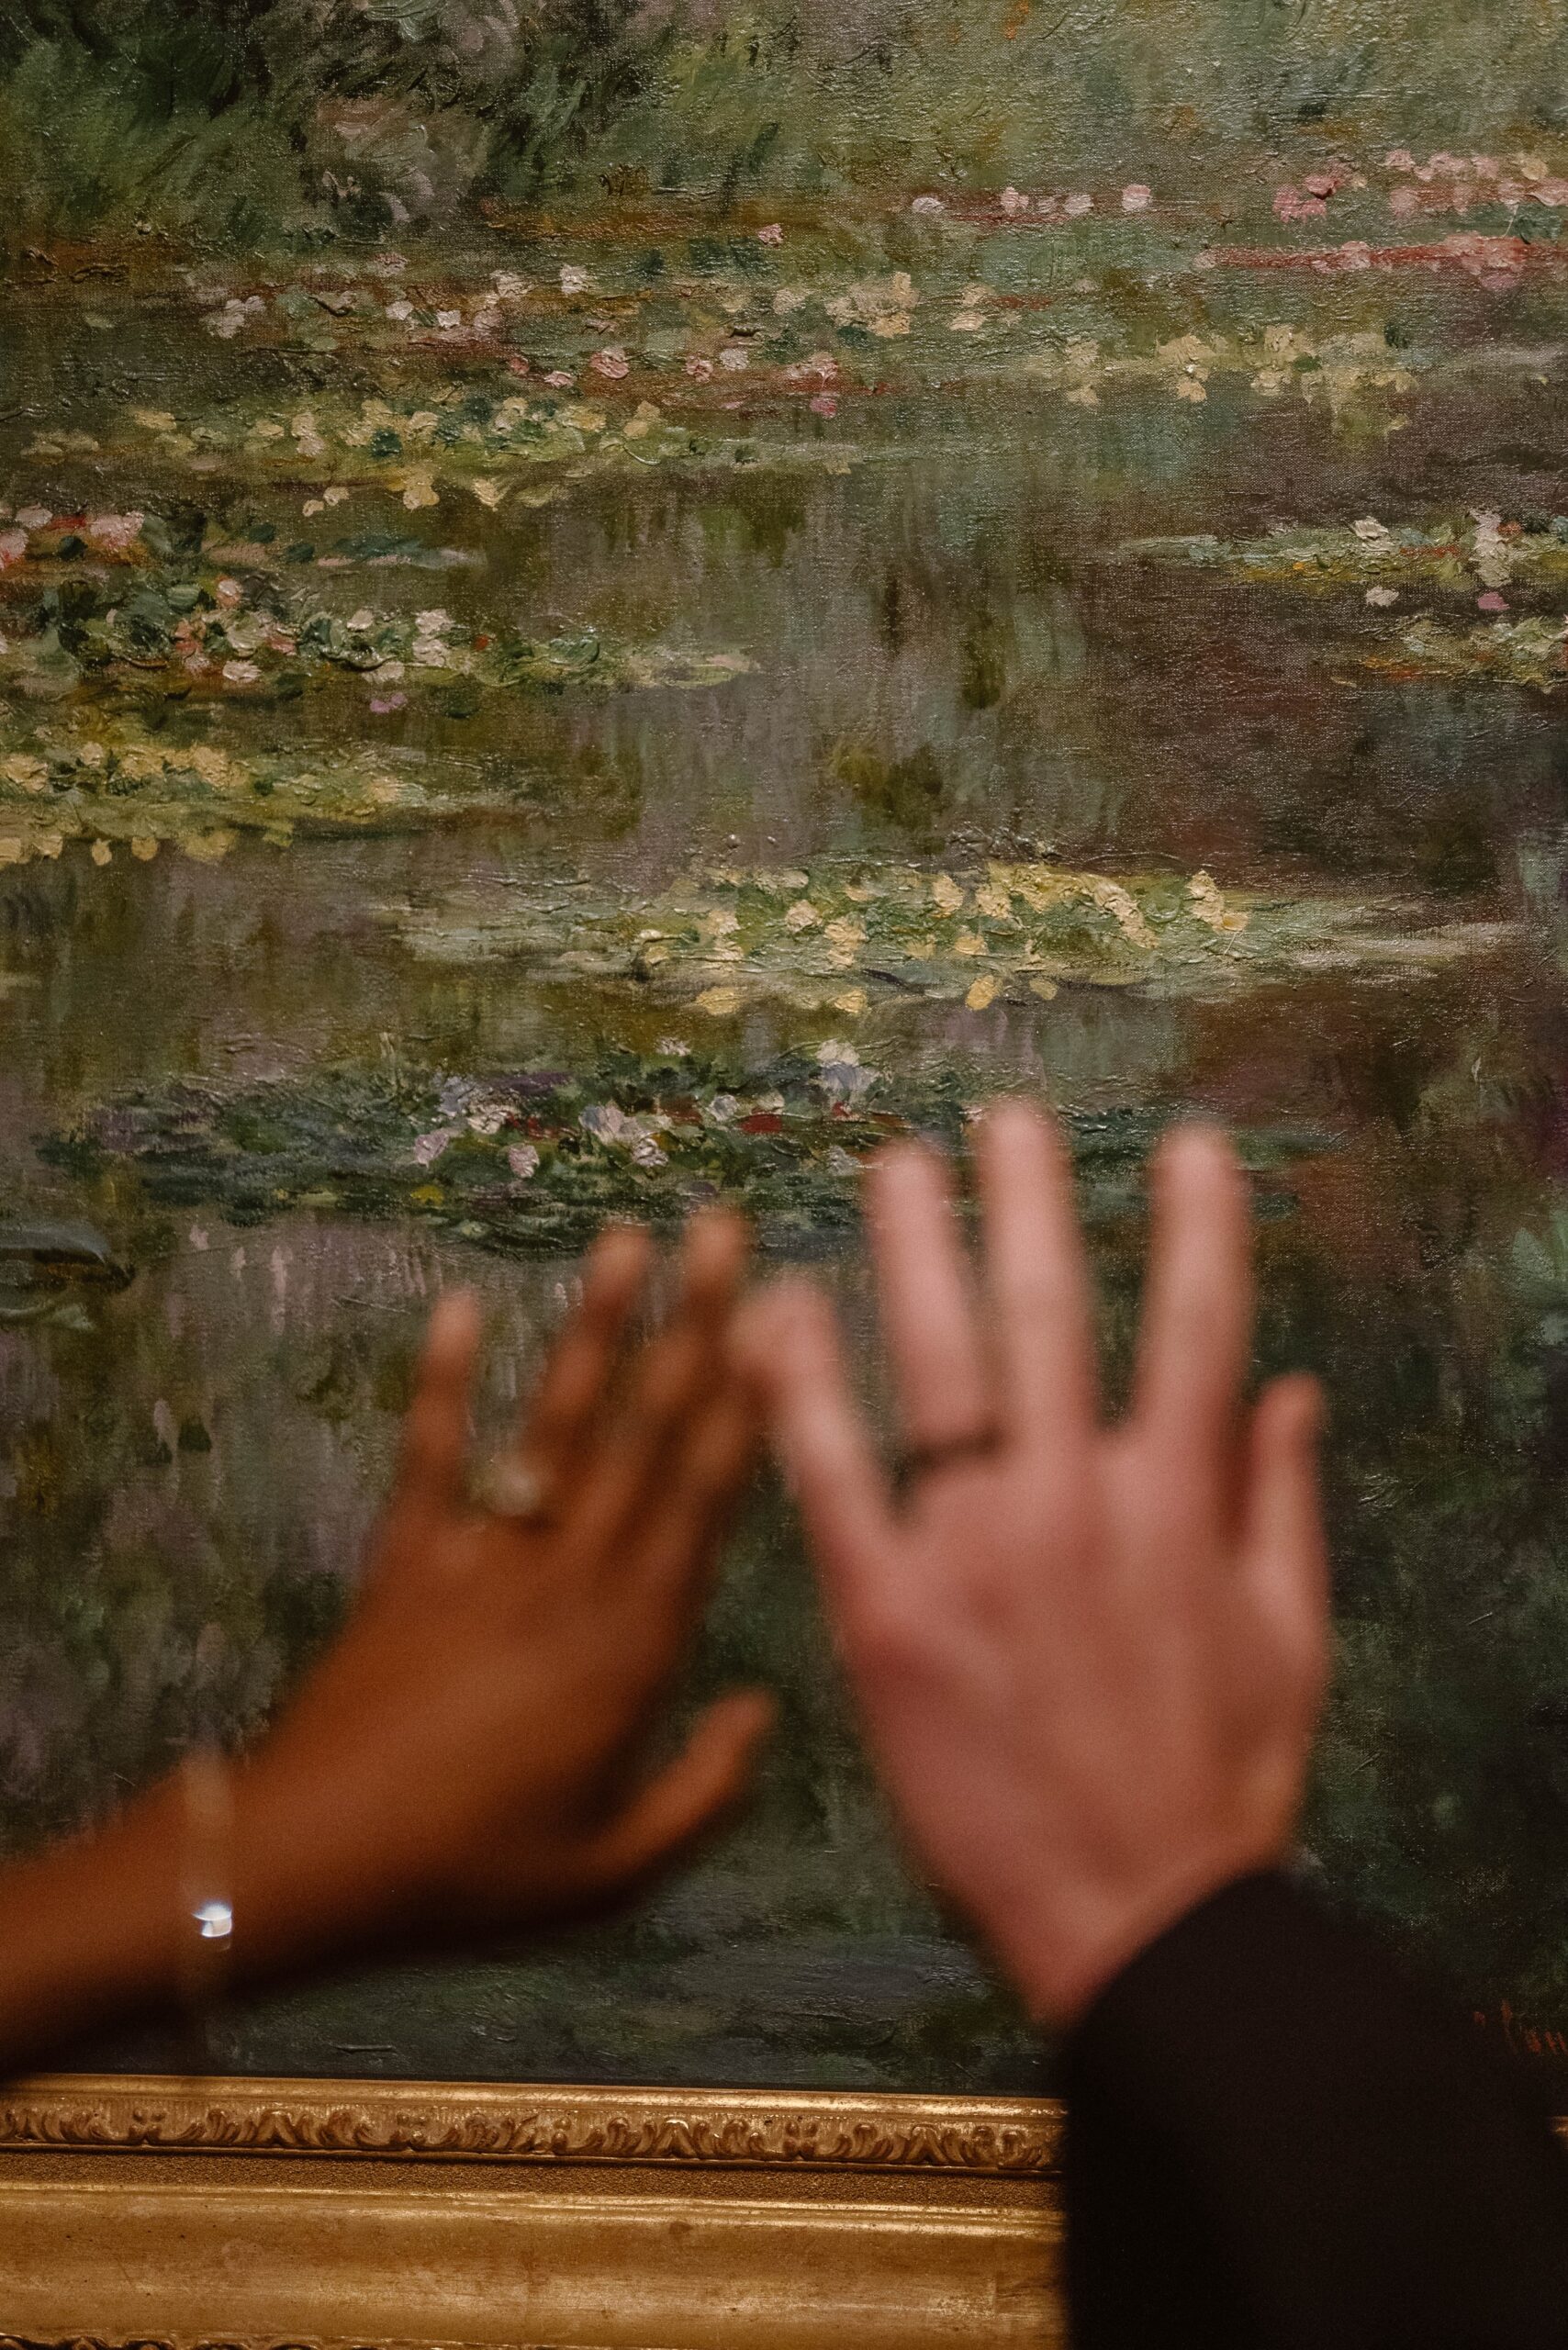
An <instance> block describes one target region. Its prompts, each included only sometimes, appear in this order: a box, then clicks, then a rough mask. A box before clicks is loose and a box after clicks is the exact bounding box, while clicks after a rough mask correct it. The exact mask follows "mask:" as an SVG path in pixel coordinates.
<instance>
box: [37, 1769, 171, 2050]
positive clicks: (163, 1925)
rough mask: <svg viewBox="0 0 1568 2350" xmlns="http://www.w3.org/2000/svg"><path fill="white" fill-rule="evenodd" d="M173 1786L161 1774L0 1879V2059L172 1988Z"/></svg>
mask: <svg viewBox="0 0 1568 2350" xmlns="http://www.w3.org/2000/svg"><path fill="white" fill-rule="evenodd" d="M181 1825H182V1804H181V1791H180V1787H179V1784H178V1781H177V1779H169V1780H165V1781H163V1782H162V1784H161V1785H158V1786H156V1787H154V1788H152V1789H151V1791H150V1793H148V1794H147V1795H145V1796H141V1797H140V1798H139V1799H138V1801H137V1802H135V1803H134V1804H132V1805H131V1806H130V1807H129V1809H128V1810H126V1811H125V1812H124V1813H122V1814H121V1815H120V1816H119V1817H118V1818H116V1819H114V1820H112V1821H110V1822H109V1824H108V1825H107V1826H106V1827H104V1828H102V1829H99V1830H95V1831H92V1832H89V1833H86V1834H84V1835H82V1836H79V1837H76V1838H73V1840H72V1841H70V1842H68V1843H66V1844H64V1845H62V1846H60V1847H58V1848H57V1849H56V1850H54V1851H52V1852H47V1853H44V1854H41V1855H39V1857H38V1858H37V1859H36V1860H30V1861H24V1862H20V1863H17V1865H16V1866H14V1867H13V1868H11V1869H9V1870H7V1871H6V1874H5V1879H4V1886H3V1890H0V1914H3V1915H4V1918H5V1920H6V1923H5V1929H4V1931H3V1933H0V2065H4V2066H6V2067H7V2068H11V2069H15V2068H16V2067H17V2065H23V2064H28V2063H31V2062H34V2061H36V2060H37V2059H38V2058H39V2057H40V2056H41V2055H42V2054H43V2053H46V2052H47V2051H48V2049H49V2048H50V2046H51V2045H54V2044H56V2043H58V2042H61V2041H62V2040H64V2039H67V2038H69V2037H71V2036H73V2035H75V2034H78V2033H81V2032H84V2031H90V2030H92V2029H93V2028H94V2027H95V2025H96V2024H98V2023H99V2022H101V2021H102V2020H104V2019H105V2018H106V2017H107V2016H109V2015H111V2014H116V2013H124V2012H128V2011H129V2012H134V2011H137V2010H142V2009H162V2008H169V2007H172V2006H174V2004H175V2002H176V2000H177V1997H178V1992H179V1980H180V1954H181V1948H182V1943H181V1927H182V1922H183V1921H182V1919H181V1915H180V1908H181V1904H180V1857H179V1856H180V1839H181Z"/></svg>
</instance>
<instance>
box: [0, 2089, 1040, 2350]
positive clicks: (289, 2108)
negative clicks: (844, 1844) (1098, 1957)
mask: <svg viewBox="0 0 1568 2350" xmlns="http://www.w3.org/2000/svg"><path fill="white" fill-rule="evenodd" d="M1062 2126H1063V2113H1062V2109H1061V2108H1060V2106H1059V2105H1058V2104H1057V2103H1055V2102H1052V2101H1047V2100H1032V2099H1027V2098H929V2097H912V2096H907V2095H902V2096H899V2095H889V2096H882V2095H874V2096H873V2095H867V2094H864V2093H860V2092H854V2091H801V2090H777V2091H775V2090H756V2089H734V2090H724V2089H693V2090H671V2089H661V2088H644V2087H620V2086H612V2087H543V2086H538V2085H533V2084H512V2083H504V2084H490V2083H467V2082H418V2081H371V2080H364V2079H353V2080H341V2079H340V2080H316V2079H255V2080H252V2079H243V2078H238V2077H235V2076H215V2077H212V2078H198V2077H195V2076H191V2077H185V2076H105V2075H86V2074H55V2075H50V2076H38V2077H35V2078H33V2079H29V2080H24V2081H18V2082H16V2083H13V2084H9V2085H4V2084H0V2350H218V2346H219V2345H221V2350H281V2345H287V2350H431V2345H433V2344H442V2350H458V2345H462V2346H463V2350H543V2345H549V2350H829V2345H830V2344H831V2345H833V2350H841V2345H843V2344H849V2343H852V2344H854V2345H855V2350H1040V2345H1045V2344H1054V2343H1057V2342H1058V2341H1059V2340H1060V2339H1061V2335H1060V2312H1059V2308H1058V2300H1057V2289H1056V2288H1057V2276H1058V2246H1059V2233H1060V2218H1059V2204H1058V2176H1059V2165H1060V2153H1061V2135H1062ZM410 2280H411V2281H410Z"/></svg>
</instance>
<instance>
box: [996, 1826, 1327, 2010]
mask: <svg viewBox="0 0 1568 2350" xmlns="http://www.w3.org/2000/svg"><path fill="white" fill-rule="evenodd" d="M1282 1858H1283V1852H1282V1848H1281V1847H1279V1846H1278V1845H1277V1844H1274V1843H1268V1844H1260V1842H1258V1841H1256V1840H1251V1839H1248V1840H1238V1841H1228V1840H1226V1841H1221V1842H1219V1843H1216V1844H1213V1845H1208V1846H1205V1847H1204V1848H1203V1849H1202V1850H1200V1851H1196V1852H1188V1853H1184V1854H1182V1855H1181V1856H1180V1857H1179V1858H1176V1859H1174V1860H1173V1861H1172V1862H1171V1863H1170V1864H1168V1865H1167V1866H1165V1867H1163V1868H1161V1869H1159V1871H1153V1872H1150V1873H1149V1874H1148V1875H1147V1876H1145V1877H1143V1878H1141V1879H1139V1880H1138V1881H1137V1883H1136V1884H1132V1885H1127V1886H1115V1887H1094V1888H1086V1889H1084V1890H1083V1891H1082V1892H1081V1895H1080V1896H1079V1897H1078V1899H1077V1900H1076V1901H1075V1902H1063V1903H1062V1904H1061V1905H1060V1906H1059V1908H1058V1909H1057V1911H1056V1912H1055V1914H1053V1915H1052V1916H1051V1917H1050V1918H1049V1919H1045V1920H1042V1921H1041V1922H1040V1923H1039V1925H1038V1928H1037V1930H1035V1931H1032V1932H1031V1931H1028V1930H1025V1933H1024V1934H1022V1935H1017V1934H1014V1935H1010V1936H1009V1938H1008V1942H1009V1947H1007V1948H1004V1949H1003V1951H1002V1957H1003V1961H1004V1963H1005V1964H1007V1967H1008V1972H1009V1974H1010V1975H1012V1978H1013V1980H1014V1984H1015V1985H1016V1986H1017V1987H1018V1989H1019V1990H1020V1992H1021V1993H1022V1995H1023V1997H1024V1999H1025V2004H1026V2005H1027V2007H1028V2009H1029V2012H1030V2014H1031V2015H1032V2016H1034V2017H1035V2019H1036V2021H1038V2022H1040V2023H1043V2024H1047V2025H1048V2026H1049V2027H1050V2028H1051V2029H1052V2030H1053V2031H1071V2030H1073V2028H1074V2027H1075V2026H1076V2025H1077V2024H1079V2023H1080V2022H1081V2020H1082V2019H1083V2018H1084V2016H1086V2015H1087V2014H1088V2012H1089V2010H1090V2009H1091V2008H1092V2006H1093V2005H1094V2003H1095V2001H1096V1999H1098V1998H1099V1997H1100V1995H1101V1993H1102V1992H1103V1991H1105V1990H1107V1989H1108V1988H1109V1986H1110V1985H1111V1984H1112V1983H1113V1982H1114V1980H1115V1978H1116V1976H1117V1975H1120V1974H1121V1973H1122V1972H1123V1970H1124V1969H1125V1968H1126V1967H1127V1966H1130V1965H1131V1964H1132V1962H1133V1961H1134V1959H1136V1958H1137V1956H1138V1954H1139V1953H1140V1952H1142V1951H1145V1950H1147V1949H1148V1947H1149V1946H1150V1944H1151V1943H1153V1942H1158V1941H1159V1938H1160V1936H1161V1935H1162V1934H1165V1933H1167V1932H1169V1931H1170V1928H1171V1927H1172V1926H1174V1925H1176V1924H1177V1923H1178V1922H1179V1921H1180V1920H1181V1919H1182V1918H1184V1917H1186V1916H1187V1915H1188V1913H1189V1912H1190V1911H1192V1910H1193V1909H1196V1908H1200V1907H1201V1906H1202V1904H1203V1903H1204V1902H1205V1901H1207V1900H1209V1899H1210V1898H1211V1897H1213V1896H1214V1895H1215V1894H1216V1893H1218V1892H1219V1891H1220V1890H1221V1888H1222V1887H1223V1886H1226V1885H1230V1884H1233V1883H1234V1882H1235V1881H1236V1880H1237V1879H1238V1878H1240V1877H1245V1876H1251V1875H1254V1874H1257V1873H1258V1872H1259V1871H1260V1870H1264V1869H1271V1868H1274V1867H1277V1866H1278V1865H1279V1863H1280V1862H1281V1861H1282Z"/></svg>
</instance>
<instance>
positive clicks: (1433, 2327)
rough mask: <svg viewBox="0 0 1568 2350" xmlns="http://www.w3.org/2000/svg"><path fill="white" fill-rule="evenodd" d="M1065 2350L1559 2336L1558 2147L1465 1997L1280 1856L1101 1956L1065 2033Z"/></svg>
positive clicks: (1299, 2348) (1478, 2342) (1490, 2341)
mask: <svg viewBox="0 0 1568 2350" xmlns="http://www.w3.org/2000/svg"><path fill="white" fill-rule="evenodd" d="M1068 2092H1069V2111H1070V2151H1069V2181H1068V2207H1069V2228H1070V2237H1069V2245H1070V2251H1069V2258H1070V2275H1071V2283H1072V2290H1073V2298H1074V2312H1073V2314H1074V2340H1075V2342H1076V2343H1077V2344H1079V2350H1102V2345H1109V2344H1114V2345H1115V2350H1140V2346H1141V2345H1144V2344H1148V2345H1151V2350H1152V2345H1154V2344H1159V2350H1179V2345H1181V2346H1182V2350H1184V2345H1185V2344H1189V2343H1192V2344H1200V2343H1201V2344H1203V2345H1204V2350H1232V2345H1240V2344H1246V2345H1247V2350H1321V2345H1322V2344H1327V2343H1330V2342H1331V2343H1333V2344H1335V2350H1397V2346H1398V2345H1404V2344H1409V2343H1414V2342H1419V2343H1420V2344H1422V2345H1423V2350H1548V2345H1554V2346H1555V2345H1562V2344H1564V2343H1568V2164H1565V2163H1564V2160H1563V2158H1562V2154H1561V2153H1560V2151H1559V2149H1558V2148H1557V2146H1556V2145H1555V2144H1554V2143H1553V2141H1552V2137H1551V2132H1550V2130H1549V2128H1548V2127H1547V2125H1546V2123H1545V2121H1544V2120H1543V2119H1542V2118H1541V2117H1540V2115H1538V2114H1537V2113H1536V2112H1535V2111H1534V2110H1533V2109H1531V2108H1530V2106H1529V2104H1528V2103H1527V2101H1526V2099H1525V2097H1524V2094H1523V2092H1522V2090H1521V2088H1520V2086H1519V2084H1518V2082H1516V2081H1515V2080H1514V2079H1513V2078H1512V2077H1511V2076H1509V2075H1508V2074H1507V2073H1506V2071H1505V2070H1504V2069H1503V2068H1502V2067H1501V2066H1500V2065H1499V2064H1498V2063H1497V2060H1495V2058H1494V2057H1493V2056H1492V2055H1491V2054H1490V2053H1488V2052H1487V2051H1486V2050H1485V2049H1484V2048H1483V2046H1482V2044H1481V2043H1480V2042H1479V2040H1478V2039H1477V2037H1476V2035H1475V2034H1474V2033H1473V2032H1472V2031H1470V2030H1469V2028H1468V2026H1467V2025H1466V2024H1465V2022H1464V2020H1463V2019H1462V2017H1460V2016H1458V2015H1456V2014H1453V2013H1451V2012H1450V2010H1449V2009H1447V2008H1446V2007H1445V2006H1444V2005H1443V2004H1442V2003H1441V2002H1440V2001H1438V2000H1436V1999H1434V1998H1432V1997H1430V1996H1429V1995H1428V1994H1427V1993H1426V1992H1424V1991H1423V1990H1421V1989H1419V1988H1417V1987H1416V1986H1413V1985H1411V1984H1409V1983H1407V1982H1406V1981H1405V1980H1404V1978H1403V1977H1402V1975H1400V1973H1399V1972H1398V1971H1397V1969H1396V1968H1395V1967H1394V1964H1392V1963H1391V1962H1390V1960H1389V1959H1388V1958H1387V1957H1385V1955H1384V1954H1383V1952H1382V1951H1381V1950H1380V1949H1379V1948H1378V1946H1377V1945H1376V1943H1375V1942H1372V1940H1371V1939H1370V1938H1365V1937H1362V1936H1361V1935H1360V1934H1358V1933H1356V1932H1353V1931H1351V1930H1347V1929H1345V1928H1342V1927H1341V1926H1339V1925H1338V1923H1337V1922H1335V1921H1334V1920H1333V1919H1330V1918H1329V1917H1328V1916H1327V1915H1326V1914H1325V1913H1324V1912H1323V1911H1322V1910H1321V1909H1319V1908H1318V1907H1317V1906H1316V1904H1315V1903H1313V1902H1311V1901H1310V1900H1308V1899H1306V1898H1305V1897H1303V1896H1301V1895H1300V1894H1298V1893H1296V1892H1295V1891H1294V1890H1293V1889H1292V1887H1291V1886H1289V1885H1288V1884H1287V1883H1286V1881H1285V1880H1284V1879H1283V1878H1282V1877H1278V1876H1260V1877H1256V1878H1252V1879H1249V1880H1245V1881H1242V1882H1240V1883H1238V1884H1236V1885H1233V1886H1229V1887H1227V1888H1226V1889H1225V1890H1224V1891H1222V1892H1221V1893H1219V1894H1217V1895H1215V1897H1213V1898H1212V1899H1211V1900H1209V1901H1207V1902H1205V1903H1203V1904H1201V1905H1200V1906H1199V1907H1198V1908H1196V1909H1195V1910H1194V1911H1193V1912H1192V1913H1191V1914H1190V1915H1189V1916H1188V1917H1187V1918H1185V1919H1182V1920H1181V1922H1180V1923H1179V1924H1178V1925H1176V1926H1175V1927H1173V1928H1172V1929H1171V1930H1170V1932H1168V1933H1167V1934H1165V1935H1163V1936H1161V1937H1160V1939H1159V1942H1156V1943H1154V1944H1153V1945H1151V1946H1150V1948H1149V1949H1148V1950H1147V1951H1145V1952H1144V1953H1141V1954H1140V1955H1139V1957H1137V1959H1135V1960H1134V1961H1133V1962H1132V1964H1131V1965H1130V1966H1128V1967H1127V1968H1126V1969H1125V1970H1124V1972H1123V1974H1122V1975H1120V1976H1118V1977H1117V1979H1116V1981H1115V1982H1114V1983H1113V1984H1112V1985H1111V1986H1109V1987H1108V1989H1107V1990H1106V1991H1105V1993H1104V1994H1103V1997H1101V1998H1100V2000H1099V2001H1098V2002H1097V2003H1096V2005H1095V2007H1094V2008H1093V2009H1092V2010H1091V2012H1090V2014H1089V2016H1088V2017H1087V2018H1086V2019H1085V2021H1084V2023H1083V2024H1082V2026H1081V2028H1080V2030H1079V2031H1078V2032H1077V2033H1076V2034H1075V2035H1074V2039H1073V2041H1072V2043H1071V2045H1070V2051H1069V2073H1068Z"/></svg>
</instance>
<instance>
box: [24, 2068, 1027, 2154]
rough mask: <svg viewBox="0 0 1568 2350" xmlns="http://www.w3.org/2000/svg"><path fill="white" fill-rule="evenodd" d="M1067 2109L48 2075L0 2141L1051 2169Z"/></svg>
mask: <svg viewBox="0 0 1568 2350" xmlns="http://www.w3.org/2000/svg"><path fill="white" fill-rule="evenodd" d="M1061 2128H1062V2114H1061V2109H1060V2108H1059V2107H1058V2106H1057V2105H1055V2104H1052V2103H1049V2102H1046V2101H1040V2102H1034V2101H1031V2100H1027V2099H1024V2098H984V2099H975V2100H969V2099H959V2098H913V2097H880V2098H866V2097H858V2096H855V2095H852V2094H842V2093H824V2094H820V2095H811V2094H806V2093H798V2092H784V2093H775V2092H772V2091H767V2090H754V2089H739V2090H713V2089H698V2090H692V2091H689V2092H685V2091H672V2090H663V2089H622V2088H571V2089H556V2088H535V2087H491V2086H489V2085H488V2084H480V2083H475V2084H471V2085H470V2084H458V2083H454V2084H440V2085H435V2084H424V2083H419V2084H409V2083H405V2082H379V2081H305V2080H297V2081H286V2082H278V2081H245V2080H239V2079H221V2080H212V2081H196V2080H186V2079H184V2078H180V2077H178V2076H167V2077H137V2078H127V2079H125V2080H120V2079H118V2078H116V2077H114V2076H76V2075H72V2074H60V2075H54V2076H42V2077H39V2079H36V2080H33V2081H28V2082H24V2083H22V2084H20V2085H19V2086H17V2087H13V2088H11V2089H8V2090H7V2089H4V2088H0V2155H3V2154H14V2153H17V2152H19V2151H21V2150H23V2149H26V2148H29V2147H31V2148H42V2147H50V2148H55V2149H59V2150H62V2151H72V2152H83V2153H85V2152H98V2153H105V2152H111V2151H118V2152H121V2153H136V2152H141V2153H150V2154H151V2153H162V2154H293V2155H309V2154H356V2155H371V2156H375V2157H377V2158H379V2159H381V2160H390V2161H406V2162H421V2161H422V2162H435V2161H440V2162H462V2161H487V2162H502V2163H531V2164H532V2163H554V2164H585V2163H594V2164H621V2165H683V2166H698V2167H700V2166H702V2165H718V2166H721V2167H722V2168H724V2169H728V2170H733V2169H736V2168H748V2169H749V2168H761V2169H767V2170H778V2169H800V2168H806V2169H821V2170H829V2171H834V2170H837V2171H851V2172H864V2171H895V2172H896V2171H916V2172H954V2173H958V2174H960V2175H963V2176H966V2177H1012V2178H1044V2177H1051V2176H1053V2175H1054V2174H1055V2173H1056V2171H1057V2168H1058V2162H1059V2154H1060V2140H1061Z"/></svg>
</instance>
